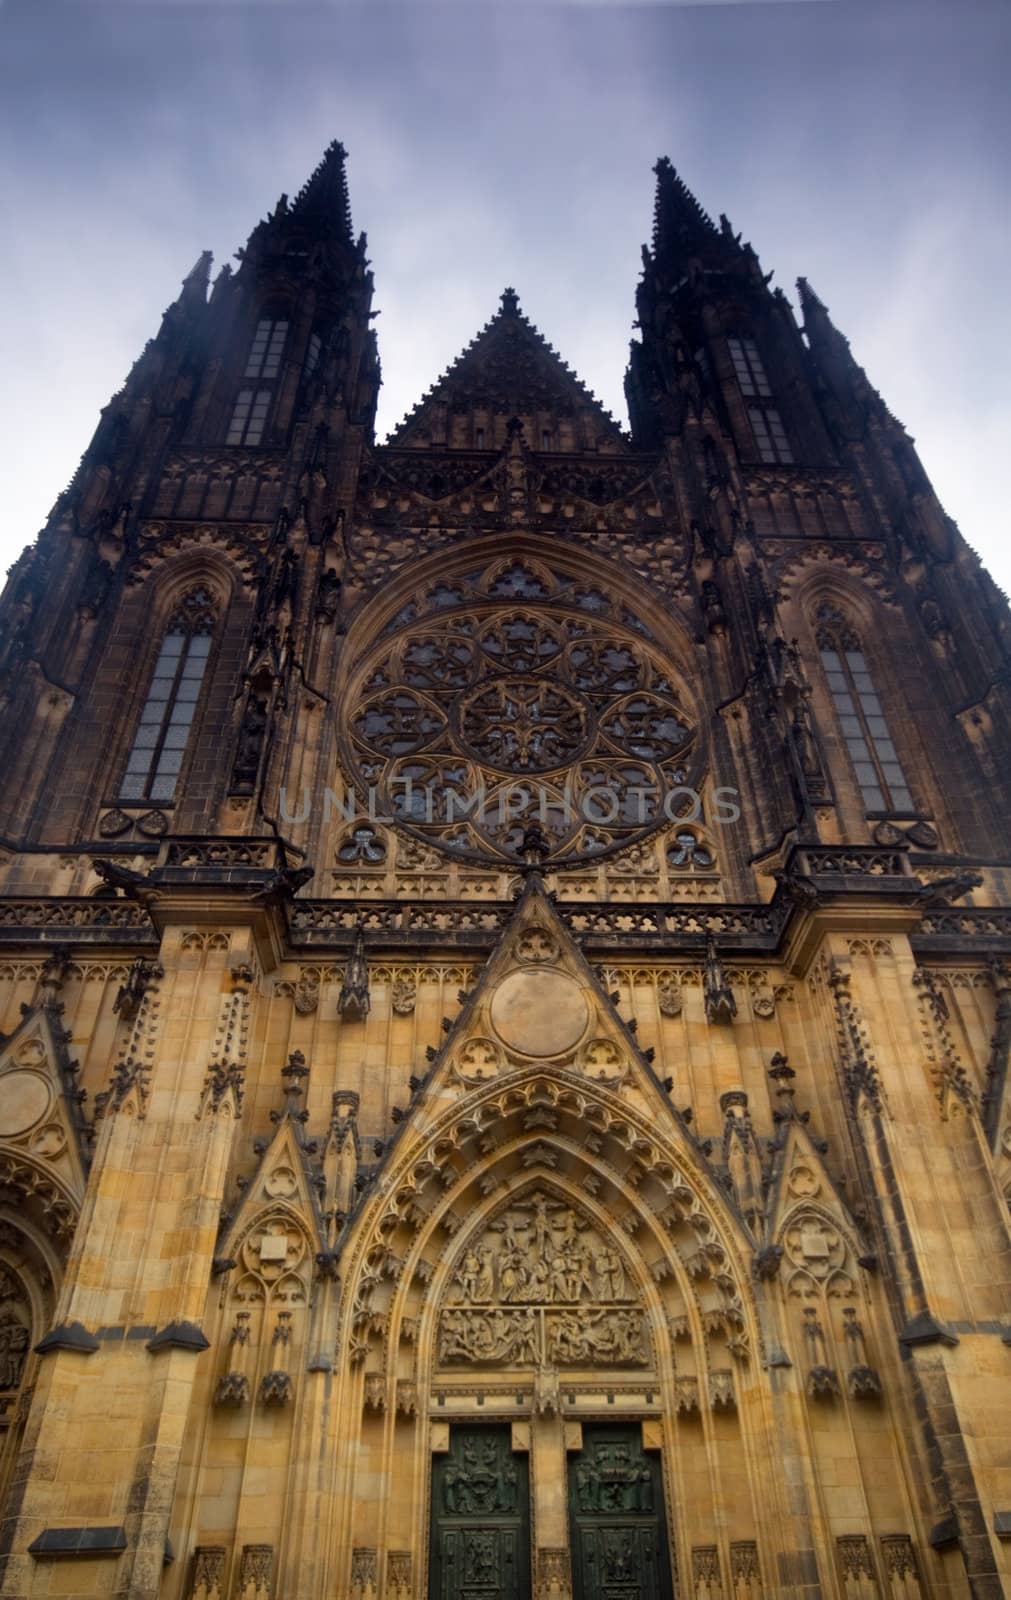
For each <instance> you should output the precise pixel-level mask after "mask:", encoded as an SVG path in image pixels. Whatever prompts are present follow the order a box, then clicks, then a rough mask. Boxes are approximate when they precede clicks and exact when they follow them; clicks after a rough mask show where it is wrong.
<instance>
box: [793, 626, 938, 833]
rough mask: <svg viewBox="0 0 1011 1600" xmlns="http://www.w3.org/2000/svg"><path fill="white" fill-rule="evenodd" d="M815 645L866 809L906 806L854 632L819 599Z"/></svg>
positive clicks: (905, 790) (907, 797)
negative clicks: (820, 602) (821, 603)
mask: <svg viewBox="0 0 1011 1600" xmlns="http://www.w3.org/2000/svg"><path fill="white" fill-rule="evenodd" d="M816 621H817V640H818V649H819V651H820V652H821V662H822V666H823V667H824V669H825V677H826V679H827V681H828V686H829V690H830V692H831V695H832V699H833V701H834V703H835V708H836V711H837V713H838V716H839V724H840V727H841V729H842V735H843V738H844V739H845V741H846V748H847V750H848V751H849V755H850V760H851V761H852V763H853V770H854V772H855V774H856V780H857V783H858V784H859V786H860V793H861V795H862V796H863V801H864V805H865V806H866V808H867V810H868V811H912V810H913V809H914V807H913V797H912V795H911V794H910V792H909V785H908V784H907V782H906V778H905V774H904V773H903V771H902V766H901V764H900V762H899V757H898V753H897V751H896V749H895V746H894V744H893V743H892V739H891V735H890V734H889V732H888V724H887V722H886V721H885V714H884V710H883V709H882V705H881V701H880V699H879V697H878V693H877V690H876V689H875V687H874V680H873V679H872V677H871V673H870V668H869V667H868V665H867V658H866V656H865V655H864V652H863V647H862V645H861V643H860V638H859V636H858V635H857V634H856V633H855V632H854V630H853V628H852V627H851V626H850V625H849V623H848V622H847V620H846V618H845V617H844V616H843V615H842V613H841V612H840V611H839V610H838V609H837V608H836V607H835V606H833V605H829V604H828V603H825V604H823V605H820V606H819V607H818V610H817V613H816Z"/></svg>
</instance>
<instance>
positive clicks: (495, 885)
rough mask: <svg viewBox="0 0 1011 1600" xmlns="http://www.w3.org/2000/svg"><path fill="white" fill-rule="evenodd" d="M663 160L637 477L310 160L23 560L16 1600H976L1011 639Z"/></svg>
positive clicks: (5, 1235) (9, 1073) (995, 1432)
mask: <svg viewBox="0 0 1011 1600" xmlns="http://www.w3.org/2000/svg"><path fill="white" fill-rule="evenodd" d="M656 176H657V189H656V213H655V220H654V226H653V235H652V242H651V244H650V245H649V246H648V247H647V248H646V249H644V251H643V272H642V279H641V282H640V284H639V287H638V293H637V323H636V336H635V340H634V342H633V344H632V347H631V357H630V364H629V369H628V375H627V394H628V406H629V414H630V429H629V431H627V432H626V431H624V430H623V428H622V427H621V426H620V425H619V424H618V423H617V422H616V421H615V420H614V419H613V417H611V416H610V414H608V413H607V412H606V411H604V409H603V408H602V407H601V406H600V405H599V404H598V402H597V401H596V399H595V398H594V396H593V395H592V394H591V393H590V392H589V391H588V390H587V389H586V388H585V387H584V386H583V385H582V383H581V382H580V381H579V379H578V378H577V377H576V376H575V374H574V373H573V372H572V371H571V370H570V369H569V368H568V367H567V366H566V365H565V364H564V363H563V362H562V360H561V359H560V358H559V356H558V355H557V354H556V352H555V351H554V350H553V348H552V347H551V345H550V344H548V343H547V342H546V340H545V339H544V338H543V337H542V335H541V334H540V333H539V332H538V330H537V329H536V328H535V327H534V326H533V325H532V323H531V322H530V321H528V319H527V318H526V316H525V315H524V313H523V311H522V310H521V307H520V302H519V299H518V297H517V294H516V293H515V292H514V290H512V289H506V290H505V292H504V293H503V294H502V296H501V303H500V304H499V306H498V308H497V309H496V310H495V312H494V315H493V316H492V317H491V320H490V321H489V322H488V323H487V324H486V325H485V327H484V328H482V329H481V330H480V332H479V333H478V334H477V336H476V338H475V339H474V340H473V342H472V343H471V344H470V345H468V347H467V348H466V349H465V350H464V352H463V353H462V355H461V356H460V357H459V359H458V360H457V361H456V362H455V363H454V364H453V365H452V366H451V367H450V368H449V369H448V370H447V372H446V373H445V374H444V375H443V376H442V377H441V378H440V379H439V380H438V381H437V382H436V383H435V385H434V387H433V388H432V389H430V390H429V392H428V393H427V394H426V395H425V396H423V398H422V399H421V400H420V401H419V402H418V404H417V406H416V407H415V409H414V410H413V411H412V412H411V413H410V414H409V415H408V417H407V418H406V419H405V421H404V422H402V423H401V425H400V426H399V427H398V428H397V429H396V430H395V431H394V432H393V433H392V435H391V436H390V437H389V438H388V439H387V441H386V442H385V443H383V444H379V443H377V442H376V439H375V434H374V417H375V409H376V397H377V393H378V389H379V383H380V369H379V359H378V354H377V344H376V338H375V333H374V331H373V329H372V326H371V318H372V316H373V315H374V313H373V312H372V309H371V301H372V277H371V273H370V271H369V263H368V261H367V258H366V245H365V238H364V236H361V237H360V238H357V239H356V238H355V236H354V234H353V232H352V228H351V216H350V208H349V202H348V191H347V184H346V175H345V156H344V151H343V150H342V148H341V147H340V146H339V145H337V144H335V145H332V146H331V147H330V149H329V150H328V151H327V152H326V154H325V156H324V158H323V160H322V162H321V164H320V166H319V167H318V168H317V170H316V171H315V172H314V173H313V174H312V176H311V177H310V179H309V181H308V182H307V183H306V185H305V187H304V188H303V189H302V190H301V191H300V193H299V194H298V195H297V196H296V197H295V198H294V199H293V200H289V199H288V198H287V197H285V196H282V197H281V200H280V201H279V203H278V205H277V207H276V209H275V210H274V211H273V213H272V214H271V215H270V216H269V217H268V218H267V220H266V221H264V222H261V223H260V224H259V225H258V226H257V227H256V228H255V229H254V231H253V233H252V235H251V237H250V239H249V241H248V243H247V245H246V247H245V249H244V250H242V251H241V252H240V253H239V256H238V265H237V267H236V268H235V270H231V269H230V268H229V267H227V266H226V267H224V268H223V270H222V271H221V272H220V273H219V274H218V276H217V277H216V279H215V280H214V283H213V287H212V286H211V284H210V257H209V256H204V257H202V258H201V259H200V261H198V263H197V265H196V266H195V267H194V268H193V270H192V272H191V273H190V274H189V276H188V277H187V278H186V280H185V282H184V284H183V287H182V292H181V293H180V295H179V298H178V299H177V300H176V301H175V303H174V304H173V305H172V306H170V308H169V310H168V311H167V312H166V313H165V317H164V320H163V322H162V326H161V329H160V331H159V333H158V335H157V337H156V338H154V339H153V340H152V341H151V342H150V343H149V344H148V345H147V347H146V348H145V350H144V351H143V352H142V354H141V356H140V358H139V359H138V361H137V363H136V365H135V366H134V367H133V370H132V371H131V373H130V375H129V377H128V378H127V380H126V382H125V384H124V386H123V388H122V389H121V390H120V392H119V393H118V394H117V395H115V397H114V398H113V399H112V401H111V402H110V403H109V405H108V406H107V407H106V409H105V411H104V412H103V413H102V417H101V420H100V423H99V426H98V430H97V432H96V434H95V436H94V439H93V440H92V442H91V444H90V445H89V447H88V449H87V451H86V452H85V455H84V458H83V460H82V462H81V465H80V468H79V470H78V472H77V473H76V475H75V477H74V479H73V481H72V483H71V484H70V486H69V488H68V489H67V490H66V491H65V492H64V493H63V494H61V496H60V497H59V499H58V501H57V503H56V506H55V509H54V510H53V512H52V515H51V517H50V519H49V521H48V523H47V525H46V527H45V528H44V529H43V531H42V533H41V534H40V536H39V538H38V541H37V542H36V543H35V544H34V545H33V546H31V547H30V548H29V549H28V550H26V551H25V553H24V555H23V556H22V557H21V559H20V560H19V561H18V562H17V564H16V565H15V566H14V568H13V569H12V572H11V576H10V580H9V582H8V585H7V588H6V590H5V593H4V595H3V599H2V602H0V614H2V624H3V636H2V644H0V669H2V680H0V692H2V702H0V703H2V708H3V718H2V726H0V745H2V756H0V760H2V766H3V770H4V771H5V772H6V774H7V780H6V781H5V784H4V786H3V790H2V793H0V812H2V820H0V942H2V945H3V950H2V952H0V956H2V959H0V1029H2V1032H0V1484H2V1489H3V1496H4V1519H3V1542H2V1558H0V1594H2V1595H3V1596H6V1597H15V1596H16V1597H18V1600H27V1597H38V1596H56V1595H60V1596H64V1597H78V1600H92V1597H100V1596H114V1595H115V1596H120V1597H123V1600H156V1597H164V1600H670V1597H672V1596H677V1597H678V1600H772V1597H776V1596H784V1597H796V1600H816V1597H820V1596H825V1597H832V1600H843V1597H845V1600H928V1597H929V1600H961V1597H964V1596H974V1597H977V1600H997V1597H998V1596H1001V1595H1007V1594H1009V1593H1011V1543H1009V1541H1011V1381H1009V1380H1011V1234H1009V1211H1008V1202H1009V1197H1011V1086H1009V1082H1008V1062H1009V1054H1011V965H1009V958H1011V849H1009V829H1008V818H1009V816H1011V765H1009V756H1008V752H1009V749H1011V617H1009V613H1008V609H1007V605H1006V603H1005V600H1004V598H1003V596H1002V595H1001V593H1000V591H999V590H998V589H997V588H996V586H995V585H994V583H993V581H992V580H991V579H990V577H989V576H988V575H987V573H986V572H985V571H984V570H983V569H982V568H981V566H980V563H979V561H978V559H977V558H976V556H975V555H974V554H973V552H972V551H971V550H970V549H969V547H968V546H967V544H966V543H965V541H964V540H963V538H962V537H961V535H960V534H959V532H958V529H957V528H956V527H955V525H954V524H953V522H952V521H951V520H950V518H949V517H947V516H946V515H945V513H944V512H943V510H942V508H941V506H940V505H939V503H938V500H937V498H936V496H935V494H934V492H933V490H932V488H931V485H930V482H929V480H928V478H927V477H926V474H925V473H924V470H923V467H922V466H921V465H920V462H919V459H918V457H917V455H916V452H915V450H914V448H913V443H912V441H911V439H910V438H909V436H908V434H907V433H906V432H905V431H904V429H903V427H902V425H901V424H900V423H899V422H898V421H897V420H896V419H895V418H894V417H893V416H892V414H891V413H890V412H889V410H888V408H887V406H886V404H885V403H884V401H883V400H882V399H881V397H880V395H879V394H878V393H877V392H876V391H875V389H873V388H872V387H871V384H870V383H869V381H868V379H867V377H866V376H865V374H864V372H863V370H862V368H861V367H860V366H859V365H858V364H857V361H856V360H855V358H854V356H853V355H852V354H851V352H850V348H849V345H848V343H847V341H846V339H845V338H844V337H843V335H842V334H841V333H840V332H838V330H837V329H836V328H835V327H834V326H833V323H832V321H831V320H830V317H829V313H828V310H827V309H826V306H825V305H824V304H823V303H822V301H821V300H820V299H819V298H818V296H817V295H816V294H815V292H814V290H813V289H812V288H810V287H809V285H808V284H807V283H806V282H805V281H804V280H803V279H801V281H800V285H799V295H800V308H801V314H802V322H798V321H797V320H795V318H794V314H793V311H792V309H791V306H790V304H789V302H788V300H787V299H786V297H785V295H784V294H783V292H782V290H780V289H778V288H772V287H771V286H770V275H766V274H763V272H762V270H761V267H760V265H759V261H758V258H757V256H756V254H755V252H754V250H753V249H752V248H751V246H750V245H749V244H747V243H743V242H742V240H741V238H740V236H739V235H737V234H735V233H734V232H733V230H732V228H731V225H730V224H729V222H728V221H727V219H726V218H725V217H721V218H720V220H719V222H718V223H714V222H713V221H712V220H711V218H710V217H709V216H708V215H707V213H706V212H705V211H704V210H703V209H702V207H701V206H700V205H699V204H698V203H697V201H696V200H695V199H694V197H693V196H692V194H691V193H690V192H689V190H688V189H687V188H686V187H685V185H684V184H683V183H682V181H681V179H680V178H679V176H678V175H677V173H676V172H675V171H674V169H673V168H672V166H671V165H670V163H669V162H667V161H661V162H660V163H659V164H658V166H657V169H656ZM388 355H389V357H390V359H395V358H396V351H389V352H388Z"/></svg>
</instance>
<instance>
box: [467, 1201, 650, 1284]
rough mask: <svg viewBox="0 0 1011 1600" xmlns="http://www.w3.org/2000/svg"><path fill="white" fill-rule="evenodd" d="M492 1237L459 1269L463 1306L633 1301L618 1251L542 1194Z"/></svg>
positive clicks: (505, 1219)
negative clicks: (629, 1296) (498, 1303)
mask: <svg viewBox="0 0 1011 1600" xmlns="http://www.w3.org/2000/svg"><path fill="white" fill-rule="evenodd" d="M489 1234H490V1235H491V1236H492V1237H491V1238H489ZM489 1234H486V1235H485V1237H484V1240H483V1241H479V1242H477V1243H475V1244H472V1245H471V1246H469V1247H468V1249H467V1250H466V1251H465V1252H464V1255H463V1257H462V1259H461V1262H460V1265H459V1267H458V1268H457V1271H456V1277H455V1289H456V1296H457V1299H458V1300H459V1302H460V1303H461V1304H463V1305H482V1304H487V1303H489V1302H494V1301H498V1302H501V1303H502V1304H504V1305H517V1304H519V1305H531V1304H534V1305H558V1304H565V1303H566V1302H570V1303H571V1302H577V1301H587V1302H590V1303H594V1302H595V1303H597V1304H600V1303H602V1302H606V1303H610V1302H612V1301H618V1300H624V1299H627V1298H628V1291H627V1287H626V1282H625V1268H624V1265H623V1263H622V1260H621V1257H620V1255H619V1254H618V1252H617V1250H615V1249H614V1248H613V1247H612V1246H611V1245H609V1244H607V1243H605V1242H603V1241H601V1240H600V1239H598V1238H597V1236H596V1235H595V1234H594V1233H593V1232H592V1231H591V1230H590V1229H588V1228H587V1226H586V1224H585V1223H584V1222H583V1221H582V1219H581V1218H579V1217H577V1215H576V1213H575V1212H574V1211H571V1210H570V1209H569V1208H568V1207H566V1206H561V1205H553V1204H552V1203H551V1202H549V1201H548V1199H547V1198H546V1196H544V1195H542V1194H535V1195H534V1196H533V1197H532V1199H531V1200H529V1201H527V1202H523V1203H519V1204H517V1205H516V1206H515V1207H513V1208H512V1209H511V1210H510V1211H508V1212H507V1213H506V1214H505V1216H504V1217H503V1218H501V1219H500V1220H499V1221H497V1222H494V1223H492V1225H491V1228H490V1230H489ZM493 1241H494V1242H493Z"/></svg>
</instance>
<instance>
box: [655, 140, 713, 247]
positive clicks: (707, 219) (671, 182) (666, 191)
mask: <svg viewBox="0 0 1011 1600" xmlns="http://www.w3.org/2000/svg"><path fill="white" fill-rule="evenodd" d="M653 171H654V172H655V173H656V204H655V207H654V212H653V254H654V255H658V254H662V253H663V252H665V251H666V250H669V249H670V248H671V247H672V246H673V245H675V244H680V243H683V242H684V240H685V239H686V238H688V237H689V236H691V235H695V236H696V237H698V236H699V235H713V236H715V235H716V232H717V229H716V224H715V223H714V222H713V219H712V217H711V216H710V215H709V213H708V211H705V210H703V208H702V206H700V205H699V202H698V201H697V200H696V198H695V196H694V195H693V194H692V192H691V190H690V189H689V187H688V185H687V184H686V183H685V182H684V180H683V179H682V178H681V177H680V176H679V174H678V172H677V170H676V169H675V168H674V167H673V166H672V165H671V162H670V160H669V159H668V157H667V156H661V157H660V160H659V161H658V162H657V164H656V166H655V167H654V168H653Z"/></svg>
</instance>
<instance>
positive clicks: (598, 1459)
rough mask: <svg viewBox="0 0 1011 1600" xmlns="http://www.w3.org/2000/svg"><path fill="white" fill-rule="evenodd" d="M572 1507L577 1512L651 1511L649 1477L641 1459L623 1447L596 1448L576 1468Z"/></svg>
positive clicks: (615, 1445) (649, 1471) (648, 1472)
mask: <svg viewBox="0 0 1011 1600" xmlns="http://www.w3.org/2000/svg"><path fill="white" fill-rule="evenodd" d="M576 1504H577V1506H578V1508H579V1510H580V1512H584V1513H587V1514H590V1515H595V1514H597V1513H599V1512H609V1513H613V1512H618V1511H626V1512H632V1513H636V1512H638V1513H640V1514H648V1513H649V1512H651V1511H652V1510H653V1474H652V1471H651V1469H650V1465H649V1462H648V1461H647V1460H645V1458H644V1457H642V1456H640V1457H639V1458H638V1459H635V1458H634V1457H633V1454H632V1451H631V1449H630V1448H629V1446H628V1445H627V1444H621V1443H616V1444H613V1445H598V1446H597V1448H596V1450H595V1451H594V1453H593V1455H592V1456H591V1457H588V1458H584V1459H582V1460H580V1461H579V1462H578V1463H577V1466H576Z"/></svg>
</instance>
